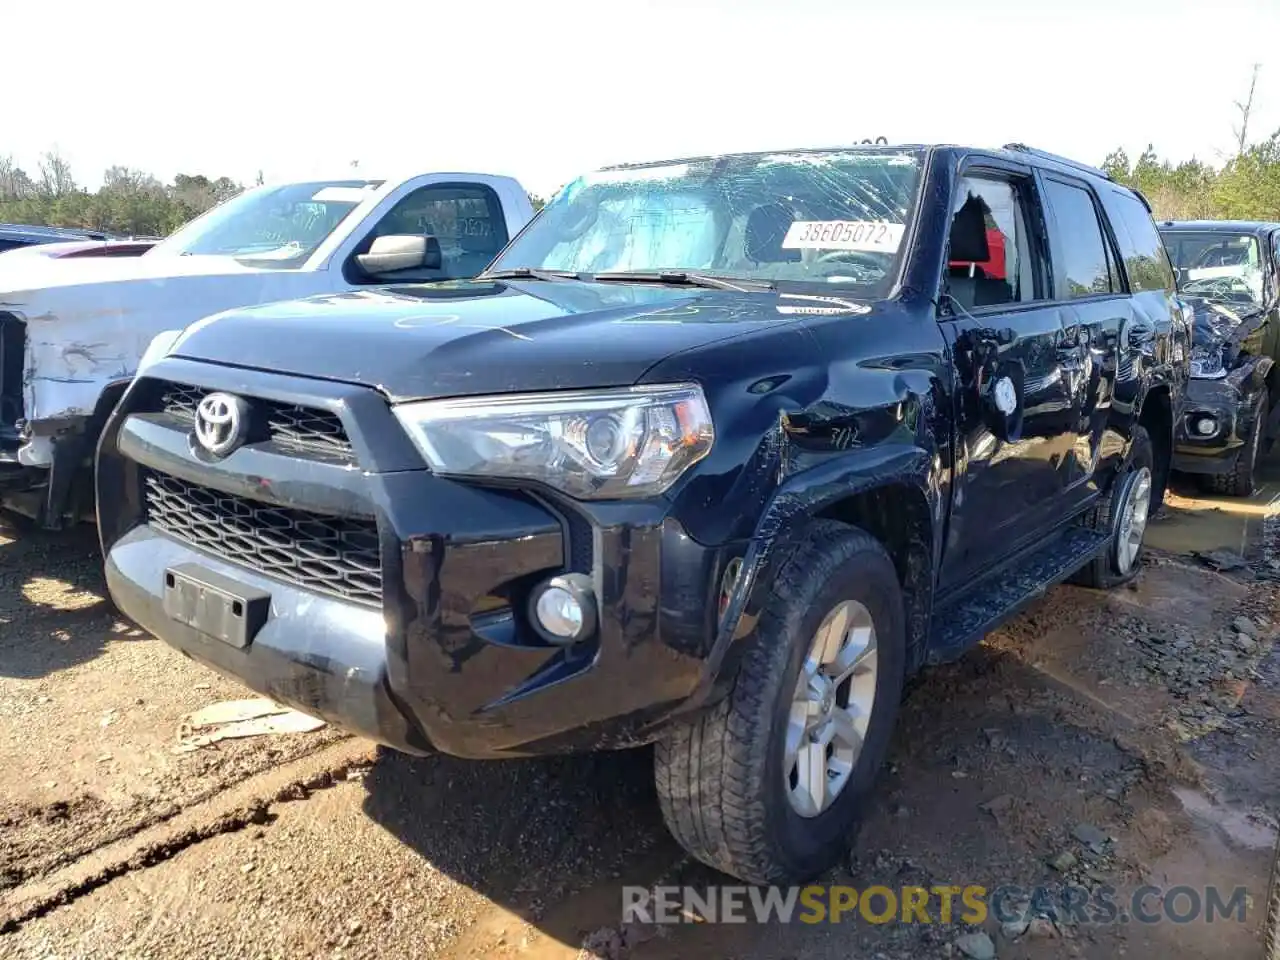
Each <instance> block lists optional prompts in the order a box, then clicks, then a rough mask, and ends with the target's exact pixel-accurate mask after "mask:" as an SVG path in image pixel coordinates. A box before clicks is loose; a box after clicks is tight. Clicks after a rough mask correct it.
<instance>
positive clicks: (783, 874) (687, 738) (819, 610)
mask: <svg viewBox="0 0 1280 960" xmlns="http://www.w3.org/2000/svg"><path fill="white" fill-rule="evenodd" d="M833 616H835V620H834V621H833V619H832V617H833ZM858 624H860V625H861V626H856V625H858ZM868 624H869V625H870V626H869V627H868ZM905 625H906V615H905V608H904V603H903V598H902V591H901V588H900V587H899V584H898V577H897V573H896V571H895V569H894V565H893V561H892V560H891V559H890V558H889V555H888V554H887V553H886V552H885V549H884V547H883V546H882V545H881V544H880V543H879V541H877V540H876V539H875V538H873V537H871V536H870V535H868V534H867V533H865V532H863V531H862V530H859V529H857V528H855V527H850V526H847V525H845V524H842V523H837V522H834V521H820V522H817V523H814V524H813V525H812V526H811V527H810V528H809V530H808V531H807V532H806V536H805V539H804V542H803V543H802V544H801V545H800V546H799V547H798V548H797V550H796V553H795V554H794V555H793V556H792V557H791V559H790V560H789V561H788V562H787V563H786V565H785V566H784V567H783V569H782V571H781V572H780V573H779V575H778V578H777V580H776V581H775V583H774V584H773V585H772V590H771V596H770V598H769V600H768V601H767V603H766V604H765V607H764V610H763V611H762V613H761V616H760V620H759V623H758V625H757V627H756V631H755V634H754V635H753V636H752V637H751V638H750V639H749V640H747V641H746V642H747V643H748V644H749V647H748V649H747V650H746V651H745V652H744V654H743V659H742V663H741V665H740V667H739V672H738V675H737V677H736V679H735V682H734V686H733V689H732V691H731V692H730V693H729V695H728V696H727V697H726V699H725V700H723V701H721V702H720V703H718V704H717V705H716V706H714V707H713V708H711V709H710V710H708V711H707V712H706V713H704V714H701V715H700V716H698V717H697V718H696V719H694V720H691V721H687V722H684V723H681V724H679V725H677V726H676V727H674V728H673V729H672V730H671V731H670V732H669V734H668V735H667V736H666V737H665V738H664V739H663V740H662V741H660V742H659V743H658V744H657V749H656V754H655V759H656V770H655V774H656V782H657V791H658V799H659V801H660V803H661V806H662V813H663V817H664V819H665V820H666V822H667V826H668V828H669V829H670V830H671V833H672V834H673V835H674V836H675V838H676V839H677V840H678V841H679V842H680V844H681V845H682V846H684V848H685V849H686V850H688V851H689V853H691V854H692V855H693V856H694V857H696V858H697V859H699V860H701V861H702V862H703V863H706V864H708V865H709V866H712V867H714V868H716V869H717V870H721V871H723V872H725V873H727V874H730V875H731V876H734V877H737V878H739V879H742V880H745V881H747V882H750V883H761V884H768V883H799V882H802V881H804V880H807V879H809V878H811V877H813V876H815V875H817V874H819V873H821V872H822V871H823V870H825V869H827V868H828V867H830V866H831V865H832V864H834V863H835V862H836V861H837V860H838V859H839V858H840V857H841V856H842V855H843V854H844V852H845V851H847V850H848V840H849V837H850V834H851V832H852V829H853V827H854V824H855V822H856V820H857V819H858V816H859V813H860V811H861V807H862V804H863V801H864V799H865V797H866V794H867V793H868V792H869V791H870V789H871V787H872V786H873V785H874V782H875V779H876V775H877V774H878V772H879V769H880V767H881V765H882V764H883V762H884V759H885V756H886V755H887V753H888V750H889V741H890V735H891V733H892V731H893V724H894V720H895V718H896V715H897V709H898V704H899V701H900V700H901V696H902V687H903V678H904V673H905V665H906V626H905ZM820 627H821V628H823V629H822V630H821V631H820V630H819V628H820ZM828 628H830V629H828ZM868 629H869V631H870V632H869V634H868V633H866V631H867V630H868ZM858 631H862V633H861V634H859V633H858ZM855 635H860V636H862V635H865V636H869V638H870V639H869V640H867V641H866V642H865V648H866V649H870V650H871V651H872V653H871V655H870V658H869V659H870V662H871V666H870V668H869V670H868V667H867V666H866V665H865V663H864V666H863V667H862V671H861V673H859V671H858V668H857V666H856V665H855V666H849V667H848V669H849V673H848V675H847V676H848V679H847V680H844V681H841V680H839V675H840V674H841V673H842V672H843V670H842V669H840V670H837V669H833V670H831V671H830V677H829V678H828V679H823V677H822V676H821V672H822V670H824V669H826V668H827V667H832V668H834V667H837V666H838V663H837V661H840V662H842V663H844V662H847V663H850V664H856V663H857V662H863V661H864V656H863V655H855V654H853V653H849V654H847V656H844V655H842V656H844V659H843V660H842V659H841V657H839V656H837V657H833V660H832V662H831V663H830V664H823V663H821V662H817V661H815V659H814V656H815V654H814V651H815V650H816V649H819V648H826V645H827V642H826V641H825V640H823V639H821V638H827V637H830V638H835V637H837V636H840V637H843V638H844V640H842V641H841V642H844V643H847V644H848V646H846V647H842V648H841V649H842V650H850V651H851V650H853V649H854V646H855V644H854V642H853V641H852V640H851V639H850V638H853V637H854V636H855ZM858 642H860V643H861V642H863V641H858ZM820 660H821V658H819V661H820ZM815 662H817V667H816V673H817V674H819V676H817V678H816V679H815V678H814V677H815V667H814V664H815ZM802 670H803V671H805V672H804V673H803V674H802ZM868 672H869V673H870V676H869V677H868ZM806 678H808V679H806ZM859 678H861V679H859ZM824 684H830V685H829V686H824ZM810 690H817V691H818V694H820V695H815V698H814V700H813V701H812V703H813V710H814V711H815V712H814V714H813V715H814V716H815V717H817V718H818V719H816V720H814V721H813V723H814V724H815V726H814V728H813V729H812V730H811V729H810V720H809V719H807V718H808V717H809V714H808V713H806V710H808V709H809V708H808V707H806V706H805V705H804V703H805V702H809V701H805V700H804V698H805V697H807V696H809V694H808V693H807V692H806V691H810ZM824 691H825V692H824ZM868 696H870V699H869V700H867V697H868ZM842 697H843V701H842V699H841V698H842ZM798 698H799V699H798ZM842 703H844V704H847V705H848V706H847V712H848V713H849V714H850V715H851V716H857V717H860V718H862V719H860V720H859V721H857V723H855V726H857V724H861V728H860V730H861V732H860V733H859V734H858V737H854V738H852V739H841V736H840V734H836V738H835V739H834V740H827V741H825V742H823V739H822V737H821V736H820V734H819V732H818V726H819V725H821V728H822V729H823V730H827V731H830V730H832V729H834V728H835V727H836V726H837V725H838V724H837V723H836V721H835V720H834V719H830V720H822V719H821V717H822V716H824V714H822V713H821V711H822V710H830V709H831V708H832V705H834V707H835V708H837V709H840V708H841V704H842ZM855 704H861V705H863V706H859V707H856V708H855V706H854V705H855ZM864 707H865V709H864ZM797 710H799V711H800V713H799V716H800V718H801V719H800V720H797ZM801 729H803V731H804V732H803V733H800V732H799V731H800V730H801ZM789 730H790V731H791V733H790V735H789V734H788V731H789ZM842 730H845V731H848V732H850V733H852V732H853V730H852V729H851V728H848V727H844V728H842ZM829 736H830V733H828V737H829ZM855 740H858V741H860V746H859V748H858V749H857V750H856V751H844V750H843V747H842V746H841V744H844V743H849V742H854V741H855ZM801 754H803V756H804V758H805V759H804V760H803V761H802V760H801V758H800V755H801ZM833 768H839V769H835V770H834V772H833ZM801 770H804V771H808V772H810V773H811V774H812V775H810V773H798V771H801ZM802 778H804V779H802ZM811 787H812V788H813V789H810V788H811ZM814 796H821V798H822V803H826V804H827V805H826V806H823V805H822V803H818V804H817V805H816V806H813V807H806V805H805V804H806V801H805V799H804V798H805V797H814ZM828 798H829V799H828Z"/></svg>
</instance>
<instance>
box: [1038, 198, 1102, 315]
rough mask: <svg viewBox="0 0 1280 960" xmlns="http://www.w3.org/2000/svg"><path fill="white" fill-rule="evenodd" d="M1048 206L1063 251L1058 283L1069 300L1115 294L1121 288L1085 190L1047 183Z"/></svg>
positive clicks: (1056, 274) (1056, 277) (1057, 266)
mask: <svg viewBox="0 0 1280 960" xmlns="http://www.w3.org/2000/svg"><path fill="white" fill-rule="evenodd" d="M1044 193H1045V205H1046V206H1048V208H1049V209H1050V210H1051V211H1052V212H1053V230H1054V234H1055V236H1056V238H1057V241H1058V250H1060V251H1061V257H1060V260H1059V261H1056V262H1055V263H1054V280H1055V282H1056V283H1057V285H1058V289H1059V291H1060V295H1062V296H1065V297H1066V298H1067V299H1068V300H1074V299H1076V298H1077V297H1092V296H1096V295H1097V294H1100V293H1115V292H1118V291H1119V289H1120V287H1119V284H1118V283H1117V280H1118V277H1116V275H1115V268H1114V267H1113V266H1112V263H1111V258H1110V256H1109V254H1108V251H1107V242H1106V237H1105V235H1104V234H1103V232H1102V224H1101V222H1100V221H1099V220H1098V211H1097V209H1096V208H1095V207H1094V205H1093V196H1092V195H1091V194H1090V193H1089V191H1088V190H1085V189H1084V188H1083V187H1077V186H1073V185H1072V184H1069V183H1062V182H1061V181H1058V180H1050V179H1047V178H1046V179H1045V182H1044Z"/></svg>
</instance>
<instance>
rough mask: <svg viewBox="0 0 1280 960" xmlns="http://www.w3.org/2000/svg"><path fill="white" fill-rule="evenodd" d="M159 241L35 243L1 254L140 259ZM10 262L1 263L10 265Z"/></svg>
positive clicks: (126, 240)
mask: <svg viewBox="0 0 1280 960" xmlns="http://www.w3.org/2000/svg"><path fill="white" fill-rule="evenodd" d="M158 242H159V240H158V239H157V238H154V237H131V238H129V239H125V240H57V241H54V242H52V243H33V244H29V245H27V246H24V247H19V248H17V249H16V250H4V251H0V253H4V254H7V255H8V257H10V258H12V257H16V256H24V257H47V258H48V259H50V260H82V259H85V258H86V257H140V256H142V255H143V254H144V253H146V252H147V251H148V250H150V249H151V248H152V247H154V246H155V245H156V244H157V243H158ZM8 262H10V261H9V260H4V261H0V263H8Z"/></svg>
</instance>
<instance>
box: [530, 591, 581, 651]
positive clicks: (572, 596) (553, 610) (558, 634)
mask: <svg viewBox="0 0 1280 960" xmlns="http://www.w3.org/2000/svg"><path fill="white" fill-rule="evenodd" d="M531 601H532V602H531V607H532V619H533V625H534V627H535V628H536V629H537V631H538V633H540V634H541V635H542V637H543V639H545V640H547V641H548V642H549V643H555V644H569V643H577V642H578V641H579V640H582V639H585V638H586V637H588V636H590V635H591V634H592V633H594V632H595V628H596V605H595V599H594V596H593V595H592V591H591V578H590V577H588V576H586V575H585V574H581V573H568V574H564V575H562V576H558V577H552V578H551V579H550V580H548V581H547V582H546V583H544V584H543V585H542V586H540V587H538V588H537V589H536V590H534V592H533V596H532V598H531Z"/></svg>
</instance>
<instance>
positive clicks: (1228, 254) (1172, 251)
mask: <svg viewBox="0 0 1280 960" xmlns="http://www.w3.org/2000/svg"><path fill="white" fill-rule="evenodd" d="M1164 242H1165V246H1166V247H1167V248H1168V250H1169V257H1170V259H1172V260H1173V265H1174V267H1175V268H1176V269H1177V271H1178V286H1179V289H1180V290H1181V291H1182V292H1183V293H1186V294H1190V295H1191V296H1196V297H1205V298H1207V299H1210V300H1217V301H1220V302H1222V303H1223V304H1225V305H1228V306H1230V305H1232V304H1235V305H1236V306H1242V307H1248V306H1250V305H1253V304H1261V303H1262V282H1263V280H1262V277H1263V270H1262V252H1261V250H1260V249H1259V247H1258V241H1257V239H1256V238H1255V237H1232V236H1223V235H1222V234H1221V233H1203V234H1194V233H1176V234H1174V233H1169V234H1165V237H1164Z"/></svg>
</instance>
